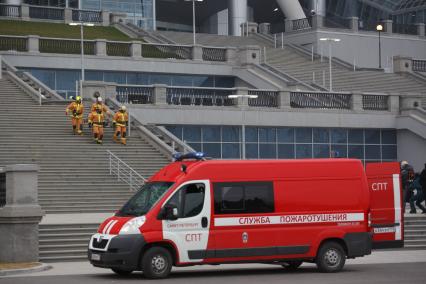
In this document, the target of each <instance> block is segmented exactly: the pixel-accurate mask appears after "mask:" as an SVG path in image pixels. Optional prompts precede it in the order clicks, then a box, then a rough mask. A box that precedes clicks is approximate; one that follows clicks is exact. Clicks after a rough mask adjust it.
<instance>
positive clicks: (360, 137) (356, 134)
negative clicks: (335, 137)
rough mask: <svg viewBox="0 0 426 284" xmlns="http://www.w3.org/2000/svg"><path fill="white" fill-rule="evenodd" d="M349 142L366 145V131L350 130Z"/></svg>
mask: <svg viewBox="0 0 426 284" xmlns="http://www.w3.org/2000/svg"><path fill="white" fill-rule="evenodd" d="M348 141H349V143H351V144H363V143H364V130H362V129H349V130H348Z"/></svg>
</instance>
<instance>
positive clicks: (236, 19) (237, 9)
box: [228, 0, 297, 36]
mask: <svg viewBox="0 0 426 284" xmlns="http://www.w3.org/2000/svg"><path fill="white" fill-rule="evenodd" d="M296 1H297V0H296ZM245 22H247V0H228V25H229V28H228V34H229V35H234V36H241V32H240V26H241V24H242V23H245Z"/></svg>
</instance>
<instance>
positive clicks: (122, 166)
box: [107, 150, 146, 191]
mask: <svg viewBox="0 0 426 284" xmlns="http://www.w3.org/2000/svg"><path fill="white" fill-rule="evenodd" d="M107 153H108V161H109V174H110V175H114V176H117V180H118V181H122V182H125V183H127V184H128V185H129V190H130V191H136V190H138V189H139V188H140V187H141V186H142V185H144V183H145V182H146V179H145V178H144V177H143V176H141V175H140V174H139V173H138V172H136V171H135V170H134V169H133V168H132V167H130V166H129V165H128V164H126V163H125V162H124V161H123V160H121V159H120V158H119V157H117V156H116V155H114V153H112V152H111V151H110V150H107Z"/></svg>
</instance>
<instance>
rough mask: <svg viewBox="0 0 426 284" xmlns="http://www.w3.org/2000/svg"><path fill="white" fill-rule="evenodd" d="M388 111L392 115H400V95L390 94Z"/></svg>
mask: <svg viewBox="0 0 426 284" xmlns="http://www.w3.org/2000/svg"><path fill="white" fill-rule="evenodd" d="M388 105H389V107H388V109H389V111H390V112H392V113H399V94H389V99H388Z"/></svg>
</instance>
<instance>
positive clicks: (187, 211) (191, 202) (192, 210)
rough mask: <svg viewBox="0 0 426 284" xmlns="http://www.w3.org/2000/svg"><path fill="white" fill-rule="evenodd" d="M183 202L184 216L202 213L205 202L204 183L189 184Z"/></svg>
mask: <svg viewBox="0 0 426 284" xmlns="http://www.w3.org/2000/svg"><path fill="white" fill-rule="evenodd" d="M183 204H184V206H183V212H182V214H181V216H182V218H188V217H193V216H197V215H198V214H200V212H201V211H202V210H203V204H204V185H203V184H201V183H199V184H190V185H187V186H186V188H185V201H184V203H183Z"/></svg>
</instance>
